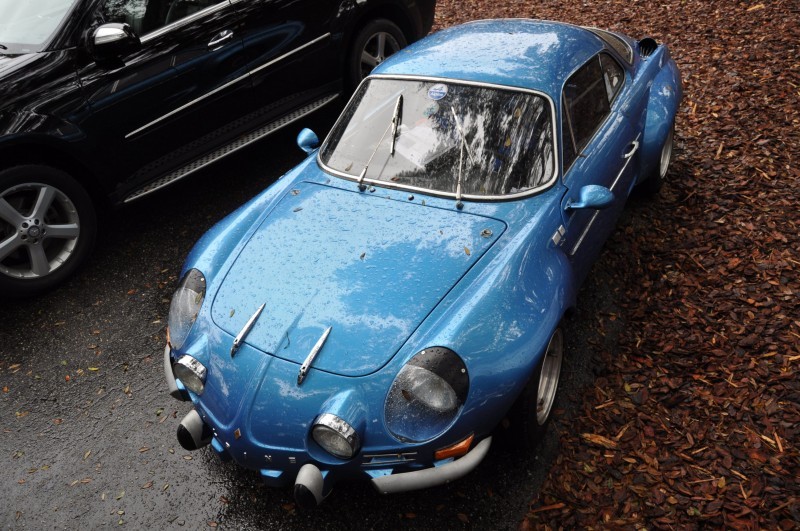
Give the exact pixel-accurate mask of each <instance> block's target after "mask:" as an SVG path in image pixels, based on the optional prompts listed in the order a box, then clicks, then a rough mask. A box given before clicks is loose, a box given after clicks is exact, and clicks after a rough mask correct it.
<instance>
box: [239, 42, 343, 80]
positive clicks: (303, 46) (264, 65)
mask: <svg viewBox="0 0 800 531" xmlns="http://www.w3.org/2000/svg"><path fill="white" fill-rule="evenodd" d="M330 36H331V34H330V32H329V33H326V34H324V35H321V36H319V37H317V38H316V39H314V40H313V41H309V42H307V43H305V44H304V45H302V46H300V47H299V48H295V49H294V50H291V51H288V52H286V53H285V54H283V55H281V56H280V57H276V58H275V59H273V60H272V61H269V62H268V63H264V64H263V65H261V66H259V67H258V68H256V69H255V70H251V71H250V74H251V75H252V74H255V73H256V72H261V71H262V70H264V69H265V68H267V67H268V66H272V65H274V64H275V63H277V62H279V61H283V60H284V59H286V58H287V57H289V56H290V55H294V54H296V53H297V52H299V51H302V50H304V49H306V48H308V47H309V46H312V45H314V44H317V43H318V42H320V41H322V40H325V39H327V38H328V37H330Z"/></svg>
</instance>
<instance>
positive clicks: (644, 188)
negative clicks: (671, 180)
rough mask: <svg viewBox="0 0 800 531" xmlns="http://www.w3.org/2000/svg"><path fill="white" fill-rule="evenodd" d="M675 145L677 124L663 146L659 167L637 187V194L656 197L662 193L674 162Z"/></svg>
mask: <svg viewBox="0 0 800 531" xmlns="http://www.w3.org/2000/svg"><path fill="white" fill-rule="evenodd" d="M674 145H675V124H672V125H671V126H670V128H669V132H668V133H667V138H666V139H665V140H664V144H663V145H662V146H661V154H660V155H659V159H658V166H656V168H655V170H653V172H652V174H651V175H650V176H649V177H648V178H647V179H645V180H644V181H642V182H640V183H639V184H637V185H636V192H637V193H639V194H640V195H643V196H654V195H656V194H658V192H660V191H661V188H663V186H664V182H665V180H666V177H667V172H668V171H669V165H670V163H671V162H672V150H673V147H674Z"/></svg>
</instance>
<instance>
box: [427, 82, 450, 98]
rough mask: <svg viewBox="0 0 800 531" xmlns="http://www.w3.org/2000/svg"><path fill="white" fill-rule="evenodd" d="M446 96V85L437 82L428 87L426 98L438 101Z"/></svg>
mask: <svg viewBox="0 0 800 531" xmlns="http://www.w3.org/2000/svg"><path fill="white" fill-rule="evenodd" d="M445 96H447V85H445V84H444V83H437V84H435V85H434V86H432V87H431V88H429V89H428V98H430V99H432V100H434V101H439V100H440V99H442V98H444V97H445Z"/></svg>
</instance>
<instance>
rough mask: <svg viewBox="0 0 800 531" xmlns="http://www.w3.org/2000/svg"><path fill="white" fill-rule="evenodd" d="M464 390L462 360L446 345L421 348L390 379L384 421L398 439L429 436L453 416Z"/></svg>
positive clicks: (465, 377)
mask: <svg viewBox="0 0 800 531" xmlns="http://www.w3.org/2000/svg"><path fill="white" fill-rule="evenodd" d="M468 392H469V375H468V374H467V367H466V365H464V362H463V360H462V359H461V358H460V357H459V356H458V355H457V354H456V353H455V352H453V351H452V350H450V349H447V348H443V347H433V348H428V349H425V350H423V351H422V352H420V353H419V354H417V355H415V356H414V357H413V358H411V360H410V361H409V362H408V363H407V364H406V365H405V367H403V369H402V370H401V371H400V373H399V374H398V375H397V377H396V378H395V379H394V382H392V387H391V388H390V389H389V395H388V396H387V397H386V405H385V407H384V415H385V417H386V425H387V427H388V428H389V431H390V432H391V433H392V435H394V436H395V437H397V438H398V439H400V440H401V441H406V442H421V441H427V440H430V439H433V438H434V437H436V436H437V435H439V434H441V433H442V432H444V430H446V429H447V428H448V427H449V426H450V424H451V423H452V422H453V421H454V420H455V418H456V416H457V415H458V413H459V411H461V407H462V406H463V405H464V402H465V401H466V399H467V393H468Z"/></svg>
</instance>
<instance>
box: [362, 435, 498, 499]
mask: <svg viewBox="0 0 800 531" xmlns="http://www.w3.org/2000/svg"><path fill="white" fill-rule="evenodd" d="M491 445H492V438H491V437H487V438H486V439H484V440H482V441H481V442H480V443H478V445H477V446H476V447H475V448H473V449H472V450H470V452H469V453H468V454H467V455H465V456H464V457H461V458H459V459H456V460H455V461H453V462H451V463H447V464H445V465H441V466H438V467H434V468H426V469H424V470H414V471H413V472H404V473H401V474H392V475H389V476H381V477H377V478H373V479H372V485H373V486H374V487H375V489H377V490H378V492H380V493H381V494H395V493H397V492H406V491H409V490H417V489H426V488H428V487H435V486H437V485H443V484H445V483H450V482H451V481H455V480H457V479H459V478H461V477H462V476H464V475H466V474H468V473H469V472H471V471H472V470H473V469H474V468H475V467H476V466H478V464H479V463H480V462H481V461H483V458H484V457H486V454H487V453H488V452H489V447H490V446H491Z"/></svg>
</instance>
